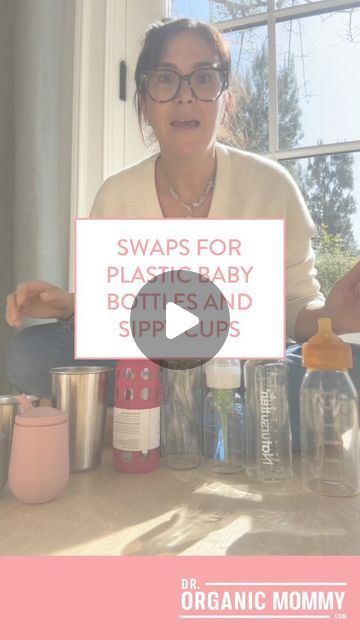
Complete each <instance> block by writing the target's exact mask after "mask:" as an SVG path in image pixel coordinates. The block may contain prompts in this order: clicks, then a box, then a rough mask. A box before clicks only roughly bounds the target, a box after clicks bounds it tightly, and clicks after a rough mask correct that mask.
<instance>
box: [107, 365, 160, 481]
mask: <svg viewBox="0 0 360 640" xmlns="http://www.w3.org/2000/svg"><path fill="white" fill-rule="evenodd" d="M160 388H161V387H160V368H159V367H158V365H156V364H155V363H154V362H151V361H150V360H147V359H144V358H142V359H137V360H135V359H134V360H119V361H118V363H117V366H116V372H115V403H114V430H113V452H114V453H113V466H114V468H115V469H116V470H117V471H123V472H125V473H144V472H146V471H153V470H154V469H157V468H158V466H159V464H160Z"/></svg>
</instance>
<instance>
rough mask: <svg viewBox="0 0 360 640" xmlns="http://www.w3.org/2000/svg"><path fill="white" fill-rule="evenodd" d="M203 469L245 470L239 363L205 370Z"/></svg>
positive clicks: (223, 362) (214, 365) (227, 361)
mask: <svg viewBox="0 0 360 640" xmlns="http://www.w3.org/2000/svg"><path fill="white" fill-rule="evenodd" d="M205 373H206V386H207V387H208V389H210V390H209V391H208V393H207V394H206V397H205V400H204V457H205V465H206V467H207V468H208V469H209V470H210V471H214V472H215V473H236V472H238V471H242V470H243V469H244V468H245V433H244V398H243V394H242V393H241V390H240V385H241V364H240V360H233V359H223V360H212V361H211V362H210V363H208V365H207V366H206V369H205Z"/></svg>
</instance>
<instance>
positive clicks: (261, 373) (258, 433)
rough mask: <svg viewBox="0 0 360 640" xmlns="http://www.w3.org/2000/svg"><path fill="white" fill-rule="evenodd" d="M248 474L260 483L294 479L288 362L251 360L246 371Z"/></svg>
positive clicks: (246, 366)
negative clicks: (292, 477)
mask: <svg viewBox="0 0 360 640" xmlns="http://www.w3.org/2000/svg"><path fill="white" fill-rule="evenodd" d="M244 382H245V401H246V422H245V446H246V473H247V475H248V476H249V477H250V478H251V479H252V480H256V481H265V482H266V481H281V480H283V481H284V480H288V479H290V478H291V476H292V473H293V471H292V456H291V427H290V418H289V403H288V372H287V364H286V362H285V361H284V360H248V361H247V362H246V363H245V367H244Z"/></svg>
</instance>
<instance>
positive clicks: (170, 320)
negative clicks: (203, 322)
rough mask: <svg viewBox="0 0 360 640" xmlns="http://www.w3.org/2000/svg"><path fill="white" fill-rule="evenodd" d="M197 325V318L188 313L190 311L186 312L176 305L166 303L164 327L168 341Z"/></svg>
mask: <svg viewBox="0 0 360 640" xmlns="http://www.w3.org/2000/svg"><path fill="white" fill-rule="evenodd" d="M198 323H199V318H198V317H197V316H196V315H194V314H193V313H190V311H186V309H183V308H182V307H179V305H178V304H174V303H173V302H168V303H167V305H166V317H165V325H166V337H167V338H168V339H169V340H173V339H174V338H177V336H179V335H180V334H181V333H185V331H187V330H188V329H192V327H195V326H196V325H197V324H198Z"/></svg>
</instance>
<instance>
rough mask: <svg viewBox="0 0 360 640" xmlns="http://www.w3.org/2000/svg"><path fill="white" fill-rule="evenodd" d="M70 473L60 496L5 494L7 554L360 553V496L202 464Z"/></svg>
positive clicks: (1, 532) (1, 536) (0, 547)
mask: <svg viewBox="0 0 360 640" xmlns="http://www.w3.org/2000/svg"><path fill="white" fill-rule="evenodd" d="M111 457H112V452H111V448H109V447H108V448H106V449H105V450H104V455H103V462H102V465H101V467H100V468H99V469H97V470H95V471H91V472H85V473H81V474H71V476H70V480H69V483H68V485H67V488H66V490H65V492H64V494H63V496H62V497H60V498H58V499H57V500H55V501H54V502H50V503H48V504H44V505H35V506H31V505H24V504H21V503H20V502H18V501H17V500H15V498H13V497H12V496H11V494H10V491H9V489H8V488H6V489H5V490H4V492H3V493H2V495H1V496H0V554H1V555H85V556H88V555H89V556H90V555H116V556H117V555H180V556H181V555H216V556H222V555H264V554H265V555H303V554H305V555H307V554H309V555H358V554H360V496H356V497H353V498H329V497H322V496H316V495H311V494H306V493H303V492H302V491H301V490H300V489H299V488H297V486H296V484H295V483H291V484H290V485H289V486H288V487H285V486H283V485H275V484H273V485H264V484H261V485H260V484H250V483H248V482H247V480H246V476H245V475H242V474H236V475H232V476H227V477H223V476H220V475H213V474H211V473H210V472H208V471H207V470H206V469H204V468H203V467H200V468H198V469H193V470H191V471H182V472H180V471H174V470H170V469H167V468H166V467H165V466H162V467H161V468H160V469H159V470H158V471H154V472H152V473H147V474H143V475H131V474H121V473H117V472H116V471H114V470H113V469H112V466H111Z"/></svg>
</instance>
